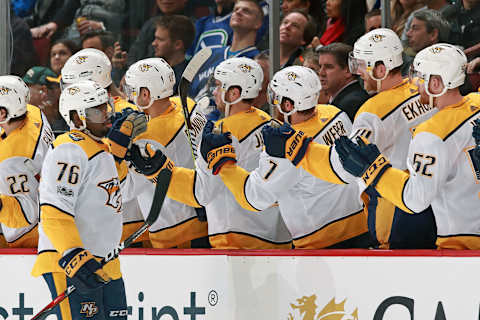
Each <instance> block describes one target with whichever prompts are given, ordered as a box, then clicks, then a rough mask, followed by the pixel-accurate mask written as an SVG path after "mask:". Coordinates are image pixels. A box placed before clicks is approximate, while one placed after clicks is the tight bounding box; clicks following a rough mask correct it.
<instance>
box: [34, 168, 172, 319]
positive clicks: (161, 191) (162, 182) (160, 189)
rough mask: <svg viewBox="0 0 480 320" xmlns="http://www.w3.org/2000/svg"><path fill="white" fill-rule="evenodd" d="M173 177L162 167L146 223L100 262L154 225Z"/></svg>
mask: <svg viewBox="0 0 480 320" xmlns="http://www.w3.org/2000/svg"><path fill="white" fill-rule="evenodd" d="M171 177H172V172H171V171H170V170H168V169H162V171H160V173H159V174H158V176H157V185H156V186H155V193H154V194H153V200H152V206H151V207H150V212H149V213H148V217H147V219H145V223H144V224H143V225H142V226H141V227H140V228H139V229H138V230H137V231H135V232H134V233H133V234H132V235H130V236H129V237H128V238H127V239H125V240H124V241H123V242H122V243H120V244H119V245H118V246H116V247H115V248H113V249H112V250H111V251H110V252H109V253H107V255H106V256H105V257H104V258H103V259H102V260H101V261H100V264H101V265H102V266H104V265H105V264H106V263H107V262H109V261H111V260H113V259H115V258H116V257H118V255H119V254H120V252H121V251H122V250H123V249H125V248H127V247H129V246H130V245H131V244H132V242H133V241H135V239H137V238H138V237H139V236H140V235H141V234H142V233H144V232H145V230H147V228H148V227H149V226H150V225H152V223H153V222H154V221H155V220H157V218H158V215H159V214H160V210H161V209H162V205H163V202H164V200H165V197H166V195H167V191H168V186H169V185H170V179H171ZM76 289H77V288H76V287H75V286H74V285H70V286H68V287H67V289H66V290H65V291H64V292H62V293H61V294H59V295H58V296H57V297H56V298H55V299H53V301H52V302H50V303H49V304H48V305H46V306H45V307H44V308H43V309H42V310H40V312H38V313H37V314H36V315H35V316H34V317H33V318H32V319H31V320H41V319H45V318H46V317H47V316H48V315H49V314H50V312H51V311H52V310H53V308H55V307H56V306H57V305H58V304H60V302H62V301H63V300H65V299H66V298H67V297H68V296H69V295H71V294H72V293H73V292H74V291H75V290H76Z"/></svg>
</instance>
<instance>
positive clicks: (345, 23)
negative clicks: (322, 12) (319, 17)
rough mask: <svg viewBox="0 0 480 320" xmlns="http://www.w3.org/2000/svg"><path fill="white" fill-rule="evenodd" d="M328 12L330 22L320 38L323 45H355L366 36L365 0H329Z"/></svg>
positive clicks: (328, 21)
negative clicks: (360, 38)
mask: <svg viewBox="0 0 480 320" xmlns="http://www.w3.org/2000/svg"><path fill="white" fill-rule="evenodd" d="M326 12H327V17H328V20H327V25H326V28H325V32H323V34H322V36H321V38H320V44H321V45H323V46H326V45H328V44H330V43H333V42H344V43H346V44H349V45H353V43H354V42H355V41H356V40H357V39H358V38H359V37H360V36H361V35H362V34H364V31H365V28H364V25H363V24H364V21H363V20H364V16H365V13H367V5H366V2H365V1H364V0H361V1H358V0H327V6H326ZM317 47H318V46H317Z"/></svg>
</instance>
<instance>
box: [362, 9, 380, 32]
mask: <svg viewBox="0 0 480 320" xmlns="http://www.w3.org/2000/svg"><path fill="white" fill-rule="evenodd" d="M381 27H382V11H380V9H373V10H371V11H369V12H367V14H365V32H370V31H372V30H374V29H378V28H381Z"/></svg>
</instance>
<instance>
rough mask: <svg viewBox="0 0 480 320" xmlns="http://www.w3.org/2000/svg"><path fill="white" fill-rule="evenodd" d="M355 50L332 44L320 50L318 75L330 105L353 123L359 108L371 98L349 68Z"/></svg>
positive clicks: (343, 45) (341, 44)
mask: <svg viewBox="0 0 480 320" xmlns="http://www.w3.org/2000/svg"><path fill="white" fill-rule="evenodd" d="M352 50H353V48H352V47H351V46H349V45H347V44H344V43H339V42H337V43H331V44H329V45H327V46H325V47H322V48H320V49H319V50H318V53H319V58H318V62H319V65H320V70H319V72H318V75H319V77H320V82H321V84H322V90H325V91H326V93H327V95H328V96H329V101H328V102H329V104H332V105H334V106H336V107H337V108H339V109H341V110H343V111H345V112H346V113H347V115H348V117H349V118H350V120H352V121H353V118H354V117H355V113H356V112H357V110H358V108H360V106H361V105H362V104H363V103H364V102H365V101H366V100H367V99H368V98H369V96H368V93H367V92H366V91H365V90H364V89H363V88H362V86H361V85H360V83H359V81H358V79H357V76H355V75H354V74H352V73H351V72H350V70H349V67H348V55H349V53H350V52H351V51H352Z"/></svg>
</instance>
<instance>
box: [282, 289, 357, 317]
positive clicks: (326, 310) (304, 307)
mask: <svg viewBox="0 0 480 320" xmlns="http://www.w3.org/2000/svg"><path fill="white" fill-rule="evenodd" d="M296 300H297V304H294V303H290V307H291V308H292V309H293V313H292V312H290V313H289V314H288V318H287V319H288V320H313V319H316V320H340V319H342V320H358V308H355V310H353V312H352V313H349V312H346V311H345V302H346V301H347V299H345V300H343V301H342V302H340V303H335V298H332V300H330V302H328V303H327V305H325V306H324V307H323V308H322V310H320V312H318V313H317V312H316V309H317V304H316V300H317V296H316V295H315V294H314V295H311V296H309V297H307V296H303V297H301V298H299V299H296Z"/></svg>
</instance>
